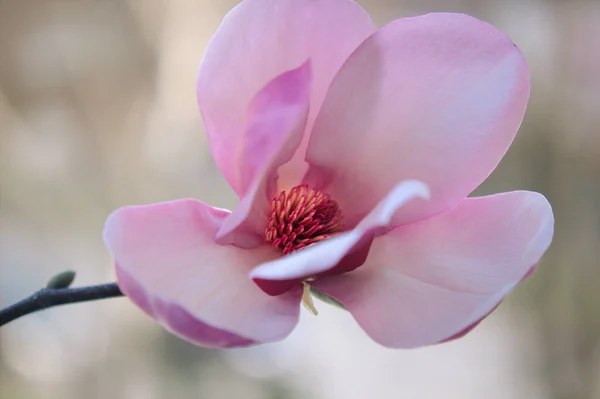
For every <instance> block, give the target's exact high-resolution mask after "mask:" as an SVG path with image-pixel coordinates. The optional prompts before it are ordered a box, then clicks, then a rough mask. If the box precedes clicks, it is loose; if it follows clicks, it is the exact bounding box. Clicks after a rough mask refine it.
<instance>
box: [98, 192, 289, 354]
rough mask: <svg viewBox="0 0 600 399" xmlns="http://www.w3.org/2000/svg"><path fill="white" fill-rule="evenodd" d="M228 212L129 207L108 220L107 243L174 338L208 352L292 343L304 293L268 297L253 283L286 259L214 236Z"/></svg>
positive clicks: (187, 203) (126, 282)
mask: <svg viewBox="0 0 600 399" xmlns="http://www.w3.org/2000/svg"><path fill="white" fill-rule="evenodd" d="M227 216H228V212H227V211H224V210H220V209H216V208H211V207H209V206H207V205H205V204H203V203H201V202H198V201H195V200H179V201H173V202H167V203H160V204H154V205H146V206H135V207H126V208H122V209H119V210H117V211H116V212H114V213H113V214H112V215H111V216H110V217H109V219H108V221H107V222H106V227H105V230H104V240H105V243H106V245H107V247H108V249H109V251H110V253H111V254H112V256H113V258H114V259H115V264H116V270H117V278H118V283H119V287H120V288H121V290H122V291H123V292H124V293H125V294H126V295H127V296H129V298H130V299H131V300H132V301H133V302H135V303H136V304H137V305H138V306H140V307H141V308H142V309H143V310H144V311H146V313H148V314H149V315H150V316H151V317H153V318H155V319H156V320H157V321H158V322H159V323H161V324H162V325H164V326H165V327H166V328H167V329H169V330H170V331H172V332H173V333H175V334H177V335H179V336H181V337H183V338H185V339H187V340H189V341H190V342H193V343H196V344H198V345H202V346H206V347H231V346H247V345H251V344H253V343H258V342H271V341H277V340H280V339H282V338H284V337H285V336H286V335H287V334H288V333H289V332H290V331H291V330H292V329H293V328H294V326H295V325H296V323H297V321H298V314H299V306H298V305H299V301H300V296H301V292H300V291H290V292H288V293H286V294H285V295H282V296H279V297H270V296H268V295H265V294H264V293H263V292H262V291H261V290H260V289H258V287H256V285H255V284H254V283H253V282H252V281H251V280H250V279H249V278H248V272H249V271H250V270H251V269H252V267H254V266H255V265H257V264H260V263H261V262H264V261H265V260H269V259H273V258H274V257H276V256H278V254H276V253H275V252H274V251H273V250H272V249H271V248H270V247H268V246H264V247H260V248H255V249H251V250H244V249H240V248H237V247H234V246H222V245H218V244H215V243H214V242H213V237H214V235H215V233H216V231H217V230H218V228H219V227H220V225H221V224H222V223H223V220H224V219H225V218H226V217H227Z"/></svg>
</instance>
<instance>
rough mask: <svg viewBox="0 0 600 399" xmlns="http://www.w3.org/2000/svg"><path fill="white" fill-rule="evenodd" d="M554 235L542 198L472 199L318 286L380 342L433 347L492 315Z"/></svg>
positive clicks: (385, 242) (386, 241)
mask: <svg viewBox="0 0 600 399" xmlns="http://www.w3.org/2000/svg"><path fill="white" fill-rule="evenodd" d="M553 229H554V217H553V215H552V209H551V207H550V204H549V203H548V201H546V199H545V198H544V197H543V196H542V195H540V194H537V193H533V192H528V191H515V192H510V193H503V194H498V195H493V196H489V197H480V198H468V199H465V200H464V201H463V202H462V203H460V204H459V205H458V206H457V207H455V208H453V209H452V210H450V211H448V212H445V213H443V214H441V215H439V216H436V217H433V218H430V219H427V220H424V221H421V222H417V223H413V224H410V225H406V226H402V227H398V228H396V229H394V230H393V231H391V232H390V233H388V234H386V235H384V236H381V237H378V238H376V239H375V240H374V241H373V244H372V246H371V251H370V252H369V257H368V259H367V261H366V262H365V264H364V265H363V266H362V267H361V268H359V269H357V270H355V271H353V272H352V273H348V274H344V275H341V276H335V277H330V278H327V279H323V280H319V281H316V282H315V286H316V287H317V288H318V289H319V290H321V291H323V292H325V293H327V294H329V295H331V296H332V297H334V298H335V299H337V300H338V301H340V302H341V303H343V304H344V305H345V306H346V307H347V308H348V310H349V311H350V312H351V313H352V315H353V316H354V318H355V319H356V320H357V322H358V323H359V324H360V325H361V327H362V328H363V329H364V330H365V331H366V332H367V334H369V335H370V336H371V337H372V338H373V339H374V340H375V341H377V342H379V343H381V344H383V345H385V346H389V347H398V348H411V347H417V346H422V345H429V344H433V343H437V342H441V341H444V340H446V339H448V338H451V337H454V336H455V335H456V334H459V333H461V332H462V331H464V330H465V329H466V328H468V327H469V326H471V325H472V324H474V323H476V322H478V321H479V320H480V319H481V318H482V317H484V316H486V315H487V314H488V313H490V312H491V311H492V310H493V309H494V308H495V307H496V306H497V305H498V304H499V303H500V301H501V300H502V298H504V296H505V295H506V294H507V293H508V292H509V291H511V290H512V289H513V288H514V287H515V286H516V285H517V284H518V283H519V282H520V281H521V280H522V279H523V277H524V276H526V275H527V273H529V271H530V269H531V268H532V266H533V265H535V264H536V263H537V262H538V261H539V260H540V258H541V257H542V255H543V254H544V252H545V251H546V249H547V248H548V246H549V245H550V242H551V240H552V235H553Z"/></svg>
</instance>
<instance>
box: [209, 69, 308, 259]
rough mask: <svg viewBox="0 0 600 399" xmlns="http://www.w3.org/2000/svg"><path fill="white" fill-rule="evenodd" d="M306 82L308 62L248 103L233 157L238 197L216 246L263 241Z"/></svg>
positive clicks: (297, 133)
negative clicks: (236, 171)
mask: <svg viewBox="0 0 600 399" xmlns="http://www.w3.org/2000/svg"><path fill="white" fill-rule="evenodd" d="M310 82H311V63H310V61H306V62H305V63H304V64H302V65H301V66H300V67H299V68H297V69H294V70H291V71H289V72H286V73H284V74H282V75H279V76H278V77H276V78H275V79H273V80H272V81H271V82H269V84H267V86H265V87H264V88H263V89H262V90H261V91H260V92H259V93H258V94H257V95H256V96H255V97H254V99H253V100H252V102H251V103H250V106H249V107H248V116H247V126H246V131H245V133H244V136H243V140H242V141H241V142H240V147H239V148H238V149H237V150H238V151H239V153H238V155H237V157H236V158H237V162H238V165H237V170H238V171H239V172H238V173H239V179H238V181H239V183H240V187H241V189H242V191H243V192H244V196H243V197H242V199H241V201H240V203H239V204H238V206H237V207H236V209H235V210H234V211H233V213H232V214H231V215H230V216H229V217H228V218H227V219H226V220H225V221H224V222H223V225H222V226H221V227H220V228H219V231H218V233H217V236H216V241H217V243H219V244H235V245H237V246H240V247H244V248H251V247H255V246H258V245H260V244H261V243H263V242H264V241H265V226H266V225H267V221H268V217H269V214H268V212H269V210H270V201H271V198H272V197H273V196H274V195H275V194H276V190H277V179H278V174H277V169H278V168H279V166H281V165H282V164H284V163H285V162H287V161H289V160H290V159H291V158H292V155H294V152H295V151H296V149H297V148H298V146H299V145H300V142H301V141H302V135H303V133H304V126H305V125H306V117H307V115H308V107H309V97H310Z"/></svg>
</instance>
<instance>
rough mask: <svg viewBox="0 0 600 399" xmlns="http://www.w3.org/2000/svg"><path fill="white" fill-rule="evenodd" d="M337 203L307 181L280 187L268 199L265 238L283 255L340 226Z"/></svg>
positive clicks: (340, 228)
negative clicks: (269, 208) (291, 186)
mask: <svg viewBox="0 0 600 399" xmlns="http://www.w3.org/2000/svg"><path fill="white" fill-rule="evenodd" d="M341 222H342V214H341V212H340V208H339V206H338V203H337V202H335V201H334V200H332V199H331V198H330V197H329V195H327V194H325V193H324V192H323V191H321V190H317V189H315V188H311V187H309V186H308V185H306V184H302V185H300V186H296V187H293V188H291V189H289V190H287V191H282V192H280V193H279V195H277V196H275V197H274V198H273V201H272V202H271V218H270V219H269V224H268V225H267V229H266V230H265V237H266V238H267V241H269V242H271V243H272V244H273V246H274V247H275V248H277V249H280V250H281V251H282V252H283V254H284V255H287V254H289V253H291V252H294V251H297V250H299V249H302V248H305V247H307V246H309V245H311V244H314V243H316V242H319V241H321V240H324V239H326V238H329V237H331V236H332V235H333V234H335V233H339V232H341V231H342V230H343V227H344V226H343V225H342V223H341Z"/></svg>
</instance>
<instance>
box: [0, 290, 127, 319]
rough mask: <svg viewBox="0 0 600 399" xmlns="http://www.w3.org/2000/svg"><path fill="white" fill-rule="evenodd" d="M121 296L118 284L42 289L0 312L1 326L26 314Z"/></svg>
mask: <svg viewBox="0 0 600 399" xmlns="http://www.w3.org/2000/svg"><path fill="white" fill-rule="evenodd" d="M119 296H123V293H122V292H121V290H120V289H119V286H118V285H117V283H108V284H100V285H92V286H89V287H79V288H42V289H41V290H39V291H38V292H36V293H35V294H33V295H31V296H30V297H27V298H25V299H23V300H22V301H20V302H17V303H15V304H14V305H10V306H9V307H7V308H4V309H2V310H0V326H3V325H5V324H6V323H8V322H11V321H13V320H15V319H17V318H19V317H21V316H25V315H26V314H29V313H33V312H37V311H38V310H42V309H46V308H50V307H53V306H58V305H66V304H69V303H77V302H86V301H95V300H97V299H105V298H113V297H119Z"/></svg>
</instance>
